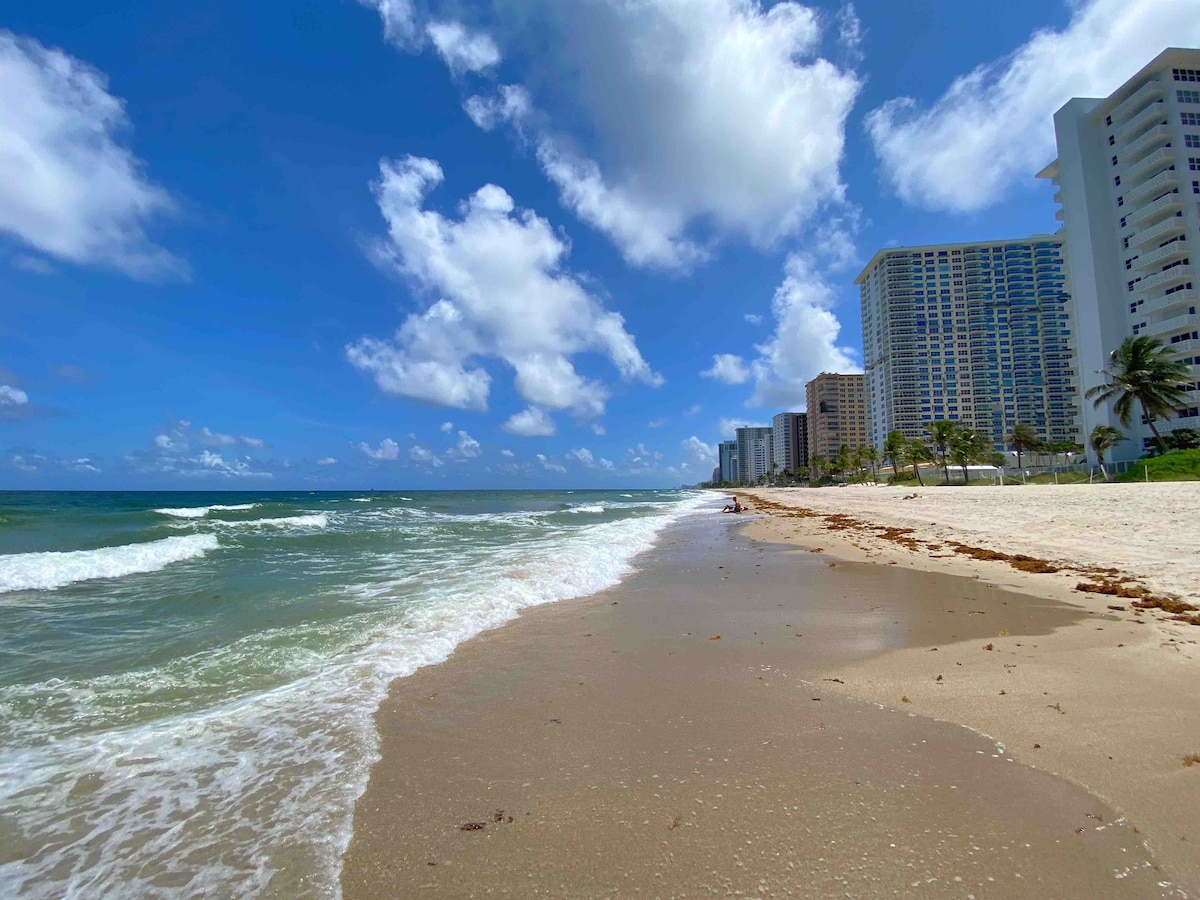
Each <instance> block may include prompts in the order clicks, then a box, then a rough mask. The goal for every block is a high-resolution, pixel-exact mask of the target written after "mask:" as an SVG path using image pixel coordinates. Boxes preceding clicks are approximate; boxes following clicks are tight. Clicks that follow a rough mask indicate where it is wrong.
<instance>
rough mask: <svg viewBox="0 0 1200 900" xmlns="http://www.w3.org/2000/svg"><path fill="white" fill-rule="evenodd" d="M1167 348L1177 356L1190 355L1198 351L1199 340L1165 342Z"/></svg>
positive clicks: (1199, 348) (1199, 346) (1199, 349)
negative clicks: (1174, 342)
mask: <svg viewBox="0 0 1200 900" xmlns="http://www.w3.org/2000/svg"><path fill="white" fill-rule="evenodd" d="M1167 349H1168V350H1170V351H1171V352H1172V353H1174V354H1176V355H1177V356H1192V355H1193V354H1195V353H1197V352H1200V341H1197V340H1190V341H1179V342H1178V343H1176V344H1167Z"/></svg>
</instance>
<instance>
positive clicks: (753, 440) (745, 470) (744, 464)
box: [734, 428, 774, 484]
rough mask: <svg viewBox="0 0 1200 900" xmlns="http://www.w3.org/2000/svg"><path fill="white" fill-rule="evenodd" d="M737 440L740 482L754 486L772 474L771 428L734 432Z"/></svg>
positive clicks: (742, 429)
mask: <svg viewBox="0 0 1200 900" xmlns="http://www.w3.org/2000/svg"><path fill="white" fill-rule="evenodd" d="M734 435H735V436H736V439H737V457H738V479H737V480H738V481H740V482H741V483H742V484H754V483H755V482H756V481H758V479H759V478H762V477H763V476H764V475H768V474H770V472H771V464H772V463H773V462H774V459H773V457H774V454H773V453H772V450H773V443H774V442H773V441H772V438H771V429H770V428H739V429H737V430H736V431H735V432H734Z"/></svg>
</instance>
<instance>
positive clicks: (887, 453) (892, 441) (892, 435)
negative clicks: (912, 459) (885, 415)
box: [883, 429, 908, 474]
mask: <svg viewBox="0 0 1200 900" xmlns="http://www.w3.org/2000/svg"><path fill="white" fill-rule="evenodd" d="M907 443H908V438H906V437H905V436H904V432H903V431H900V430H898V429H897V430H896V431H889V432H888V436H887V438H886V439H885V440H884V442H883V458H884V459H885V460H886V461H887V462H888V463H889V464H890V465H891V467H892V474H899V472H900V468H899V467H898V466H897V465H896V460H897V458H898V457H900V456H901V455H902V454H903V453H904V445H905V444H907Z"/></svg>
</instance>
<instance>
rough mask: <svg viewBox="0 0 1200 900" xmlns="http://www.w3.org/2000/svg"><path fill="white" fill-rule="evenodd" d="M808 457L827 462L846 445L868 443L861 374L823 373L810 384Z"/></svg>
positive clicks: (865, 407) (808, 395)
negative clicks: (818, 458) (818, 457)
mask: <svg viewBox="0 0 1200 900" xmlns="http://www.w3.org/2000/svg"><path fill="white" fill-rule="evenodd" d="M805 394H806V395H807V399H808V455H809V459H810V460H811V459H812V458H813V457H814V456H820V457H822V458H824V459H826V460H829V459H832V458H833V457H834V456H836V455H837V452H838V448H839V447H841V446H842V445H843V444H846V445H848V446H849V447H851V448H853V447H858V446H860V445H861V444H866V443H869V437H868V432H867V401H866V392H865V389H864V382H863V376H862V375H837V374H834V373H832V372H822V373H821V374H820V375H818V376H817V377H816V378H814V379H813V380H812V381H810V382H809V383H808V384H807V385H805Z"/></svg>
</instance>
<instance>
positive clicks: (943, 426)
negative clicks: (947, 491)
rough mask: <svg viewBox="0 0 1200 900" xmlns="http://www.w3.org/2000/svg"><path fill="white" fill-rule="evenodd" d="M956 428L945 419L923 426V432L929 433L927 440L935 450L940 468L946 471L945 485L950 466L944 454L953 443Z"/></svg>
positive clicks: (955, 424) (948, 479) (947, 480)
mask: <svg viewBox="0 0 1200 900" xmlns="http://www.w3.org/2000/svg"><path fill="white" fill-rule="evenodd" d="M958 427H959V426H958V423H957V422H950V421H948V420H946V419H936V420H934V421H933V422H929V423H928V424H926V426H925V431H926V432H928V433H929V439H930V440H931V441H933V446H934V447H935V448H936V449H937V452H938V460H939V462H940V463H941V466H942V468H943V469H945V470H946V484H949V483H950V466H949V464H948V463H947V462H946V453H947V451H948V450H949V449H950V444H951V443H953V441H954V433H955V432H956V431H958Z"/></svg>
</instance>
